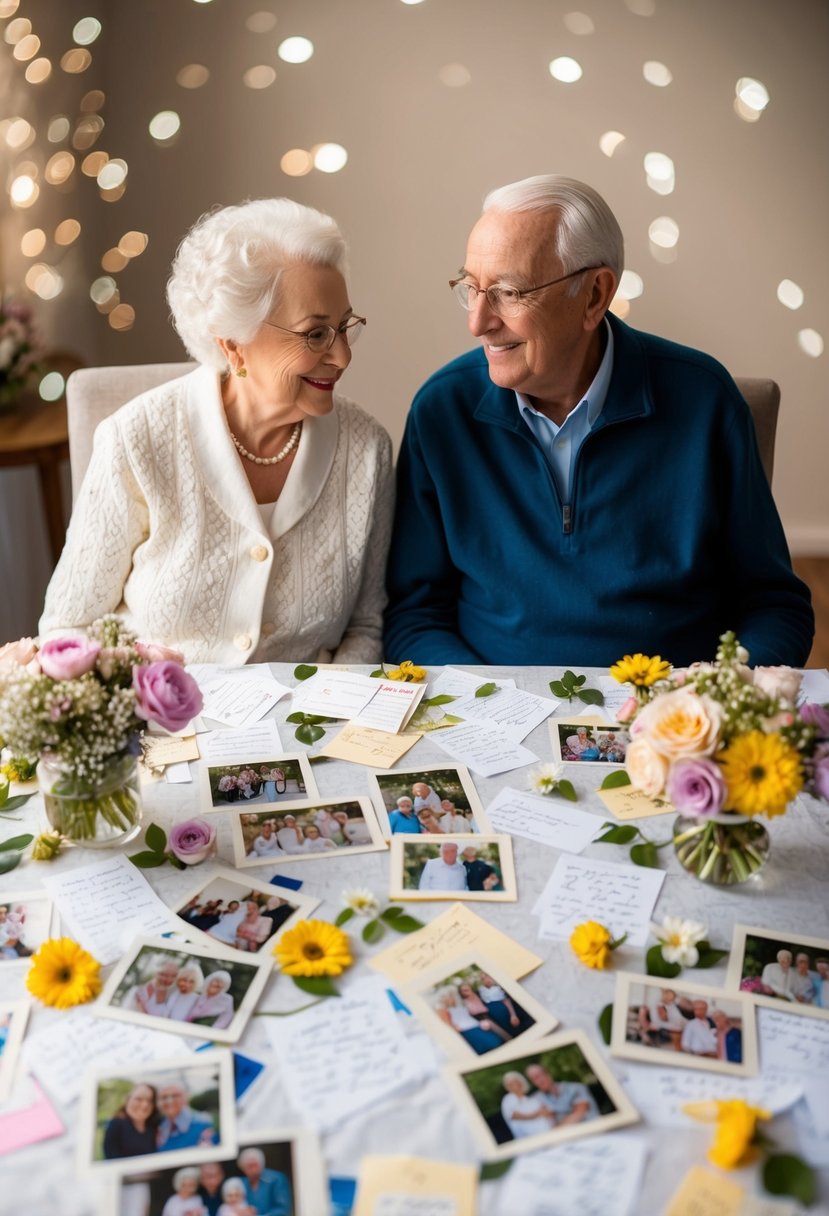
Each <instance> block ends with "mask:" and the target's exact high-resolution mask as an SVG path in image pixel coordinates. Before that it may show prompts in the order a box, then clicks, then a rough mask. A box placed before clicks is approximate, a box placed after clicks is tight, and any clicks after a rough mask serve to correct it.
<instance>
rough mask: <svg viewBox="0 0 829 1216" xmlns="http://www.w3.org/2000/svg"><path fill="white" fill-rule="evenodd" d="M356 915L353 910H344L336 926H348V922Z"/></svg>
mask: <svg viewBox="0 0 829 1216" xmlns="http://www.w3.org/2000/svg"><path fill="white" fill-rule="evenodd" d="M354 914H355V913H354V909H353V908H343V910H342V912H341V913H340V915H339V916H338V917H337V919H336V920H335V921H334V924H335V925H347V924H348V922H349V921H350V920H351V918H352V917H353V916H354Z"/></svg>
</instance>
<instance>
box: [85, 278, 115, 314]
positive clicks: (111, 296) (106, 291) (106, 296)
mask: <svg viewBox="0 0 829 1216" xmlns="http://www.w3.org/2000/svg"><path fill="white" fill-rule="evenodd" d="M89 296H90V299H91V300H92V303H93V304H95V305H96V307H97V309H98V311H99V312H106V311H108V309H109V307H112V308H114V307H115V305H116V304H117V303H118V300H119V294H118V284H117V283H116V282H115V279H113V278H112V277H111V276H110V275H108V274H102V275H101V276H100V278H97V279H95V281H94V283H93V284H92V286H91V287H90V288H89Z"/></svg>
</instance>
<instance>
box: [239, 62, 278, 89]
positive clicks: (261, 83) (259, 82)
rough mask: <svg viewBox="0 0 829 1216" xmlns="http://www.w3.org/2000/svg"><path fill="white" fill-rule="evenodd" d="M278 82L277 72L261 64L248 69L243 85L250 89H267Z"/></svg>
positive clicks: (267, 65) (243, 78)
mask: <svg viewBox="0 0 829 1216" xmlns="http://www.w3.org/2000/svg"><path fill="white" fill-rule="evenodd" d="M275 80H276V72H275V71H274V70H273V68H272V67H271V66H270V65H269V64H266V63H259V64H257V65H256V66H255V67H252V68H248V70H247V71H246V72H245V74H244V76H243V77H242V82H243V84H244V85H245V86H246V87H247V88H249V89H267V88H269V87H270V86H271V85H272V84H273V82H274V81H275Z"/></svg>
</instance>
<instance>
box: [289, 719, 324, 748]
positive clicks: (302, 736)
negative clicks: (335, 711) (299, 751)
mask: <svg viewBox="0 0 829 1216" xmlns="http://www.w3.org/2000/svg"><path fill="white" fill-rule="evenodd" d="M324 734H325V731H324V730H323V728H322V727H321V726H314V725H313V724H312V723H310V722H306V723H305V724H304V725H303V726H298V727H297V728H296V730H295V731H294V738H295V739H299V741H300V743H316V741H317V739H321V738H322V736H323V735H324Z"/></svg>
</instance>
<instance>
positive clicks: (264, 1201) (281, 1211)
mask: <svg viewBox="0 0 829 1216" xmlns="http://www.w3.org/2000/svg"><path fill="white" fill-rule="evenodd" d="M238 1166H239V1169H240V1170H241V1171H242V1173H243V1174H244V1176H245V1177H244V1182H245V1197H246V1198H247V1201H248V1204H249V1205H250V1206H249V1210H251V1211H253V1212H256V1213H257V1216H291V1213H292V1212H293V1210H294V1205H293V1198H292V1196H291V1184H290V1182H289V1181H288V1179H287V1178H286V1176H285V1175H284V1174H283V1173H282V1172H281V1170H271V1169H266V1167H265V1154H264V1153H263V1152H262V1150H261V1149H260V1148H243V1149H242V1151H241V1153H240V1154H239V1160H238Z"/></svg>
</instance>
